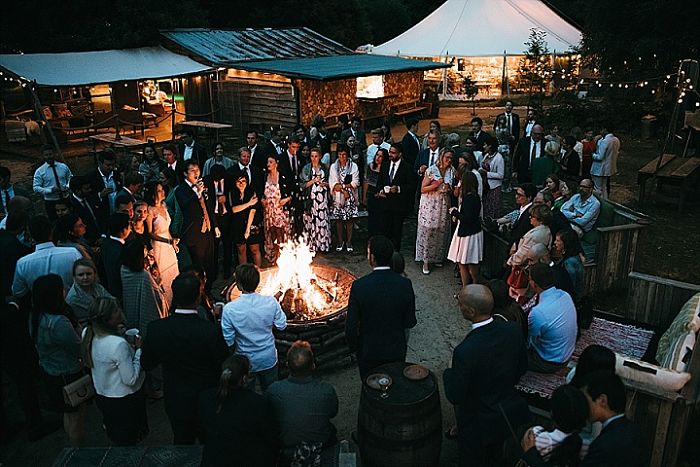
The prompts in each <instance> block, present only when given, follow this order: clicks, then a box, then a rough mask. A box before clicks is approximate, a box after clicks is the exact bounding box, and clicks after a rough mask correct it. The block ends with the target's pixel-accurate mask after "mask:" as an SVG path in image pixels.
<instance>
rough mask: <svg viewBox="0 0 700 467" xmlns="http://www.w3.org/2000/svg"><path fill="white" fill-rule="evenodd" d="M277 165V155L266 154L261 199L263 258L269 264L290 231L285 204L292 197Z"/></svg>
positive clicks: (275, 259)
mask: <svg viewBox="0 0 700 467" xmlns="http://www.w3.org/2000/svg"><path fill="white" fill-rule="evenodd" d="M278 166H279V161H278V160H277V157H275V156H272V155H270V156H268V158H267V177H266V178H265V192H264V193H263V199H262V200H261V202H262V205H263V212H264V217H263V221H264V225H265V259H267V261H268V262H269V263H270V264H275V261H277V257H278V256H279V246H280V245H281V244H282V243H284V242H285V241H286V240H287V238H288V236H289V234H290V232H291V228H290V225H291V224H290V221H289V212H288V211H287V206H288V205H289V203H290V202H291V201H292V197H291V195H290V194H289V193H290V189H289V186H288V184H287V179H286V178H285V176H284V175H282V174H281V173H280V172H279V170H278Z"/></svg>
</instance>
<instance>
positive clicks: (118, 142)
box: [90, 133, 147, 148]
mask: <svg viewBox="0 0 700 467" xmlns="http://www.w3.org/2000/svg"><path fill="white" fill-rule="evenodd" d="M90 140H91V141H92V142H93V144H96V143H97V141H101V142H103V143H108V144H113V145H115V146H121V147H123V148H137V147H139V146H143V145H144V144H146V143H147V141H144V140H142V139H136V138H129V137H128V136H120V137H119V139H117V135H115V134H112V133H102V134H99V135H92V136H90Z"/></svg>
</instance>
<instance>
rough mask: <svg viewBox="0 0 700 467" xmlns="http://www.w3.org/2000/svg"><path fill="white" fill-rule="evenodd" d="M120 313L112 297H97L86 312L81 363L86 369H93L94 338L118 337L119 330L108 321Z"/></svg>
mask: <svg viewBox="0 0 700 467" xmlns="http://www.w3.org/2000/svg"><path fill="white" fill-rule="evenodd" d="M117 311H118V312H120V313H121V308H119V303H117V300H116V299H115V298H112V297H97V298H96V299H95V301H94V302H92V305H90V309H89V310H88V316H89V317H90V318H89V319H90V320H89V321H88V325H87V328H86V329H85V337H83V343H82V347H83V362H84V363H85V366H86V367H87V368H93V367H94V364H93V361H92V341H93V339H94V338H95V336H107V335H114V336H118V335H119V330H118V329H117V328H116V327H112V326H110V324H109V320H110V319H111V318H112V315H113V314H114V313H115V312H117Z"/></svg>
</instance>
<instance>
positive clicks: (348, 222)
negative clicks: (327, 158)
mask: <svg viewBox="0 0 700 467" xmlns="http://www.w3.org/2000/svg"><path fill="white" fill-rule="evenodd" d="M328 184H329V185H330V186H331V189H332V193H333V207H332V208H331V219H335V221H336V224H335V226H336V233H337V234H338V244H337V246H336V248H335V251H338V252H340V251H343V248H347V252H348V253H352V252H353V248H352V229H353V223H354V219H355V218H356V217H357V214H358V213H357V187H359V186H360V172H359V170H358V168H357V164H355V163H354V162H352V161H351V160H350V159H349V157H348V149H347V148H346V147H345V146H340V147H338V160H336V161H335V162H334V163H333V165H331V170H330V174H329V176H328ZM343 231H345V236H346V240H345V242H344V241H343Z"/></svg>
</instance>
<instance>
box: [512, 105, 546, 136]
mask: <svg viewBox="0 0 700 467" xmlns="http://www.w3.org/2000/svg"><path fill="white" fill-rule="evenodd" d="M537 124H540V121H539V119H538V118H537V111H536V110H535V109H527V118H526V119H525V125H524V126H523V134H522V137H523V138H527V137H528V136H530V134H531V133H532V128H533V127H534V126H535V125H537ZM513 136H515V137H516V138H517V135H513Z"/></svg>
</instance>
